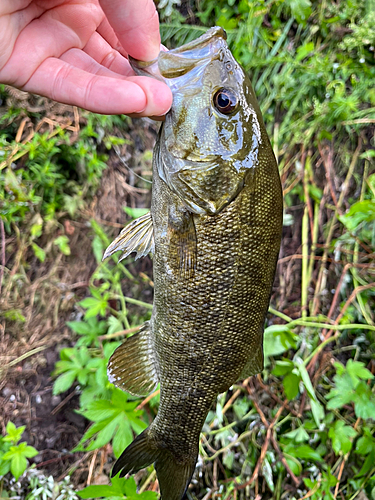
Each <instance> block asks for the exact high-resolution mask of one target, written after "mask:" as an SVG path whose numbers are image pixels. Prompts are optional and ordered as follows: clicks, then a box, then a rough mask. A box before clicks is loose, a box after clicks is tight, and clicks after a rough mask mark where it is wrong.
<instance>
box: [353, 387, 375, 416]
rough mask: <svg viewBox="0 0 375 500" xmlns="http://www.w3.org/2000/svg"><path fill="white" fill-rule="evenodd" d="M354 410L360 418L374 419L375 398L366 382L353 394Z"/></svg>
mask: <svg viewBox="0 0 375 500" xmlns="http://www.w3.org/2000/svg"><path fill="white" fill-rule="evenodd" d="M352 399H353V401H354V410H355V414H356V416H357V417H358V418H363V419H367V418H374V416H375V396H374V394H372V392H371V388H370V387H369V386H368V385H367V384H366V382H363V381H362V382H360V383H359V384H358V385H357V387H356V390H355V392H354V393H353V398H352Z"/></svg>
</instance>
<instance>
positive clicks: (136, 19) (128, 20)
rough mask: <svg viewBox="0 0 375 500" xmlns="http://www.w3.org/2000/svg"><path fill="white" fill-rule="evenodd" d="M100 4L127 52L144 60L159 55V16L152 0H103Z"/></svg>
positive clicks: (150, 59)
mask: <svg viewBox="0 0 375 500" xmlns="http://www.w3.org/2000/svg"><path fill="white" fill-rule="evenodd" d="M100 5H101V7H102V9H103V11H104V13H105V15H106V16H107V18H108V21H109V22H110V24H111V26H112V28H113V29H114V31H115V33H116V35H117V38H118V39H119V41H120V43H121V45H122V46H123V47H124V49H125V50H126V52H127V53H128V54H130V55H131V56H132V57H134V58H135V59H139V60H141V61H152V60H153V59H156V58H157V56H158V54H159V52H160V32H159V16H158V13H157V11H156V7H155V4H154V2H153V0H100Z"/></svg>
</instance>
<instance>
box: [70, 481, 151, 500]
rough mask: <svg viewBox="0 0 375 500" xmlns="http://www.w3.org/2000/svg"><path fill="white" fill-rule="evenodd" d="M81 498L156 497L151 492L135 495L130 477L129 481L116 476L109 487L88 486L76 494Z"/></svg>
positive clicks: (148, 498)
mask: <svg viewBox="0 0 375 500" xmlns="http://www.w3.org/2000/svg"><path fill="white" fill-rule="evenodd" d="M78 495H79V496H80V497H81V498H102V497H105V498H106V499H107V500H122V499H124V498H126V499H128V500H133V499H134V500H156V499H157V495H156V493H153V492H152V491H145V492H143V493H137V486H136V484H135V481H134V479H133V478H132V477H130V478H129V479H125V478H120V477H119V476H116V477H114V478H113V479H112V485H110V486H95V485H94V486H88V487H87V488H84V489H83V490H81V491H79V492H78Z"/></svg>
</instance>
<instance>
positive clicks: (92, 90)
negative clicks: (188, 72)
mask: <svg viewBox="0 0 375 500" xmlns="http://www.w3.org/2000/svg"><path fill="white" fill-rule="evenodd" d="M108 71H110V70H108ZM23 90H26V91H28V92H34V93H37V94H41V95H44V96H47V97H49V98H51V99H54V100H56V101H59V102H63V103H65V104H72V105H75V106H79V107H81V108H85V109H87V110H89V111H93V112H95V113H103V114H130V113H137V114H139V116H152V115H161V114H164V113H166V112H167V111H168V109H169V107H170V105H171V102H172V95H171V92H170V90H169V88H168V87H167V86H166V85H165V84H163V83H162V82H159V81H158V80H155V79H153V78H148V77H140V76H138V77H136V76H133V77H129V78H127V79H122V78H121V77H120V78H113V77H110V76H106V75H95V74H92V73H89V72H87V71H85V70H83V69H81V68H76V67H74V66H72V65H70V64H69V63H68V62H65V61H62V60H59V59H56V58H49V59H47V60H45V61H44V62H43V63H42V64H41V65H40V66H39V67H38V69H37V70H36V71H35V73H34V74H33V75H32V77H31V78H30V79H29V81H28V82H27V84H26V85H25V86H24V87H23Z"/></svg>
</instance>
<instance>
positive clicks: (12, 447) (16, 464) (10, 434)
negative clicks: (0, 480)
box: [0, 422, 38, 480]
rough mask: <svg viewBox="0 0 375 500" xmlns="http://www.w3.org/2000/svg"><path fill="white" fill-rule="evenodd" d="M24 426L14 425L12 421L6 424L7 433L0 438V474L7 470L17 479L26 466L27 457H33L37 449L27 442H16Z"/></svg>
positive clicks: (2, 474)
mask: <svg viewBox="0 0 375 500" xmlns="http://www.w3.org/2000/svg"><path fill="white" fill-rule="evenodd" d="M24 430H25V426H22V427H18V428H17V427H16V426H15V425H14V424H13V423H12V422H8V424H7V426H6V431H7V434H6V435H5V436H4V437H2V438H0V476H4V475H5V474H7V473H8V472H9V471H10V472H11V474H12V475H13V476H14V477H15V479H16V480H17V479H18V478H19V477H20V476H21V475H22V474H23V473H24V472H25V470H26V468H27V466H28V461H27V459H28V458H33V457H35V456H36V455H37V454H38V451H37V450H36V449H35V448H33V447H32V446H29V445H28V444H27V443H25V442H22V443H19V444H17V443H18V441H19V440H20V439H21V436H22V434H23V432H24Z"/></svg>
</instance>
